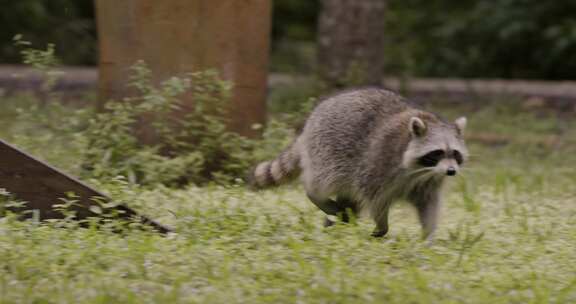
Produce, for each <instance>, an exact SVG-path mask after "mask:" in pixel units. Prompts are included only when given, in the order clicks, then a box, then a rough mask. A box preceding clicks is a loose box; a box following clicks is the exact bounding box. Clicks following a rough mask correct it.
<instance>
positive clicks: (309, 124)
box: [252, 88, 467, 238]
mask: <svg viewBox="0 0 576 304" xmlns="http://www.w3.org/2000/svg"><path fill="white" fill-rule="evenodd" d="M465 124H466V120H465V119H464V118H461V119H458V120H457V123H451V122H446V121H444V120H442V119H441V118H439V117H438V116H436V115H435V114H432V113H430V112H426V111H423V110H420V109H417V108H415V107H413V106H411V105H409V104H408V103H406V102H405V101H404V100H403V98H402V97H400V96H399V95H396V94H395V93H393V92H390V91H387V90H382V89H376V88H369V89H360V90H354V91H348V92H343V93H340V94H338V95H334V96H332V97H328V98H326V99H324V100H323V101H322V102H321V103H320V104H319V105H318V106H317V107H316V108H315V109H314V111H313V112H312V113H311V114H310V117H309V118H308V120H307V121H306V125H305V126H304V129H303V131H302V133H301V134H300V136H298V138H297V139H296V140H295V142H294V143H293V144H292V145H291V146H290V147H288V148H287V149H286V150H285V151H284V152H282V153H281V154H280V156H279V157H278V158H277V159H275V160H273V161H269V162H265V163H262V164H260V165H259V166H258V168H259V169H256V170H255V171H253V174H252V175H253V176H254V177H253V179H254V180H255V181H256V182H255V183H253V184H255V186H257V187H258V188H265V187H267V186H273V185H278V184H280V183H281V182H282V181H284V180H287V179H288V177H289V176H294V175H296V174H297V173H299V172H300V171H301V172H302V174H301V178H302V181H303V183H304V187H305V189H306V193H307V195H308V197H309V198H310V200H311V201H312V202H313V203H314V204H315V205H316V206H318V207H319V208H320V209H321V210H322V211H324V212H325V213H326V214H329V215H338V214H344V215H346V214H348V213H347V212H346V209H349V210H350V211H351V212H353V213H354V212H362V213H364V212H365V213H368V214H369V215H370V216H371V217H372V219H373V220H374V221H375V223H376V230H375V231H374V233H373V235H375V236H383V235H385V234H386V232H387V231H388V211H389V208H390V205H391V204H392V203H394V202H395V201H397V200H401V199H405V200H408V201H409V202H411V203H412V204H413V205H414V206H415V207H416V209H417V210H418V214H419V218H420V220H421V223H422V227H423V231H424V236H425V237H427V238H428V237H430V236H431V235H432V233H433V232H434V230H435V228H436V224H437V215H438V210H439V208H440V204H441V188H442V184H443V181H444V177H445V176H446V172H447V168H450V169H454V170H456V171H457V170H458V169H459V164H457V162H456V160H455V159H454V157H446V158H443V159H442V160H440V161H439V162H438V163H437V165H435V166H434V167H422V166H420V165H418V159H419V158H421V157H422V156H424V155H426V154H427V153H429V152H431V151H435V150H443V151H446V153H447V154H446V155H452V154H450V153H455V152H452V151H454V150H456V151H458V152H459V153H461V155H462V156H463V158H464V159H465V158H466V157H467V150H466V146H465V144H464V140H463V139H462V135H463V131H464V130H463V129H464V126H465ZM275 162H276V163H278V164H281V167H282V170H281V174H278V170H277V171H276V176H274V175H273V174H270V173H268V172H271V168H272V166H273V164H274V163H275ZM343 219H344V220H345V221H347V219H348V217H347V216H345V217H343Z"/></svg>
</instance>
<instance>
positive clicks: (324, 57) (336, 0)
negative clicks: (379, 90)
mask: <svg viewBox="0 0 576 304" xmlns="http://www.w3.org/2000/svg"><path fill="white" fill-rule="evenodd" d="M321 3H322V7H321V12H320V16H319V19H318V40H317V46H318V72H319V75H320V78H321V80H322V81H323V82H324V84H325V85H327V86H328V87H345V86H346V85H350V84H353V85H380V84H381V83H382V80H383V78H384V57H385V52H384V37H385V32H384V25H385V18H384V12H385V10H386V0H322V1H321Z"/></svg>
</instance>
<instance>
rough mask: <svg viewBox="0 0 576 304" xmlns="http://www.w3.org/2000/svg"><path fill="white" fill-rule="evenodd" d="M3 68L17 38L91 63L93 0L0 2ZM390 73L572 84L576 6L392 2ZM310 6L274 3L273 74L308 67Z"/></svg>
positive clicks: (569, 0)
mask: <svg viewBox="0 0 576 304" xmlns="http://www.w3.org/2000/svg"><path fill="white" fill-rule="evenodd" d="M0 4H1V7H2V10H0V62H1V63H18V62H19V60H20V59H19V56H18V50H17V49H16V48H15V47H14V46H13V44H12V37H13V36H14V35H15V34H18V33H20V34H23V35H24V37H25V38H26V39H27V40H29V41H32V42H34V44H35V45H43V44H45V43H48V42H52V43H55V44H56V46H57V53H58V56H59V57H60V58H61V59H62V61H63V62H64V63H65V64H71V65H93V64H95V62H96V57H97V52H96V39H97V38H96V29H95V22H94V8H93V3H92V0H18V1H14V0H0ZM388 7H389V10H388V14H387V15H386V16H385V18H386V20H387V26H386V28H385V29H383V34H384V35H386V41H387V47H386V48H387V51H386V53H385V54H383V55H382V56H383V60H385V62H386V65H385V67H386V73H387V75H389V76H415V77H482V78H525V79H554V80H559V79H576V15H575V14H574V12H576V1H573V0H555V1H539V0H492V1H478V0H461V1H449V0H389V1H388ZM319 10H320V4H319V1H317V0H314V1H312V0H274V21H273V25H274V27H273V31H272V33H273V46H272V49H273V54H272V70H273V71H276V72H290V73H310V72H312V71H315V40H316V31H315V29H316V24H317V16H318V12H319Z"/></svg>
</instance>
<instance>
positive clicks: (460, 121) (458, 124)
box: [454, 116, 468, 134]
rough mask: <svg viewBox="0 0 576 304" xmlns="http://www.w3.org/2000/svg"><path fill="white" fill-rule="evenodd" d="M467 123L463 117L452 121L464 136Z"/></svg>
mask: <svg viewBox="0 0 576 304" xmlns="http://www.w3.org/2000/svg"><path fill="white" fill-rule="evenodd" d="M467 122H468V120H467V119H466V117H464V116H462V117H460V118H458V119H456V120H455V121H454V123H455V124H456V127H457V128H458V131H459V132H460V134H464V130H465V129H466V123H467Z"/></svg>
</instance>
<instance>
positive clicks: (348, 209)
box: [324, 196, 358, 227]
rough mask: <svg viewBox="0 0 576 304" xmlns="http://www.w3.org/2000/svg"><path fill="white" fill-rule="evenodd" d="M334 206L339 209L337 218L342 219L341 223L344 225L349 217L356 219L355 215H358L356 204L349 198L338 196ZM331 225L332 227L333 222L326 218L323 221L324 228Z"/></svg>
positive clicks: (348, 220)
mask: <svg viewBox="0 0 576 304" xmlns="http://www.w3.org/2000/svg"><path fill="white" fill-rule="evenodd" d="M334 204H336V206H337V207H338V209H339V211H338V216H339V217H340V218H341V219H342V222H344V223H349V222H350V216H352V217H356V215H357V214H358V204H357V203H356V202H354V201H352V200H351V199H349V198H346V197H343V196H338V197H337V198H336V201H335V202H334ZM332 225H334V221H332V220H331V219H329V218H328V217H326V218H325V220H324V226H325V227H328V226H332Z"/></svg>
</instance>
